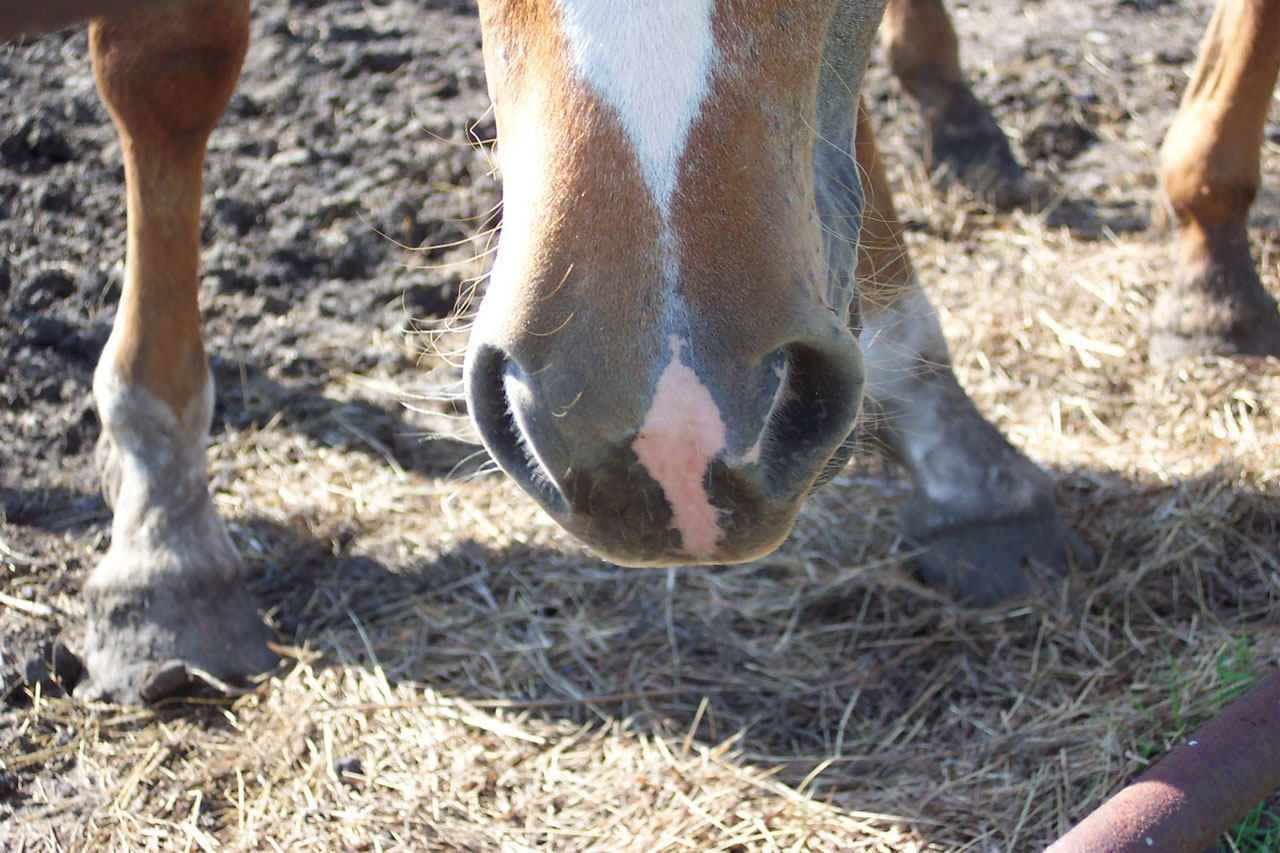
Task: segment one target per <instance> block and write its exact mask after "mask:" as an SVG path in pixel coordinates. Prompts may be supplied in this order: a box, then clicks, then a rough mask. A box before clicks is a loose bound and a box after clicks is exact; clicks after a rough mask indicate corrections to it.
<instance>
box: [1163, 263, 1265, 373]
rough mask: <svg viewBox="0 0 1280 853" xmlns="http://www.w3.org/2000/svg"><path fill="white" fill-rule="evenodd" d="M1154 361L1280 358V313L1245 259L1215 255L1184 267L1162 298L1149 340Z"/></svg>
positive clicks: (1251, 265) (1250, 264) (1251, 264)
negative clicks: (1213, 358) (1208, 358)
mask: <svg viewBox="0 0 1280 853" xmlns="http://www.w3.org/2000/svg"><path fill="white" fill-rule="evenodd" d="M1149 347H1150V356H1151V360H1152V361H1156V362H1161V361H1173V360H1175V359H1179V358H1193V357H1195V356H1202V355H1221V356H1236V355H1253V356H1268V355H1270V356H1275V357H1277V358H1280V311H1277V309H1276V300H1275V299H1274V298H1273V297H1272V296H1271V294H1269V293H1268V292H1267V290H1266V288H1265V287H1263V285H1262V281H1261V280H1260V279H1259V278H1258V273H1257V272H1256V271H1255V269H1254V267H1253V259H1252V258H1251V257H1250V256H1249V254H1248V250H1247V249H1245V251H1244V256H1243V258H1240V257H1235V258H1232V259H1231V260H1224V259H1221V258H1215V259H1212V260H1210V261H1208V262H1205V263H1202V264H1198V265H1196V266H1195V267H1193V268H1189V269H1186V268H1184V269H1180V270H1179V271H1178V277H1177V279H1176V280H1175V282H1174V284H1173V286H1172V287H1171V288H1169V289H1168V290H1167V291H1165V293H1164V295H1163V296H1161V297H1160V299H1159V301H1157V302H1156V306H1155V309H1154V310H1153V311H1152V315H1151V338H1150V342H1149Z"/></svg>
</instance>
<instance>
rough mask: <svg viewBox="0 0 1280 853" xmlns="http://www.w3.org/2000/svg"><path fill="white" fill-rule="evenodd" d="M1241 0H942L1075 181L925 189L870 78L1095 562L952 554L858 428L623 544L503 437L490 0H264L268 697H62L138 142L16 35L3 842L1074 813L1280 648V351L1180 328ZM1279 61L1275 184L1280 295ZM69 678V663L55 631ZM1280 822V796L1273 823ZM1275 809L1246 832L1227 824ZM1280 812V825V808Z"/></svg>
mask: <svg viewBox="0 0 1280 853" xmlns="http://www.w3.org/2000/svg"><path fill="white" fill-rule="evenodd" d="M1209 5H1210V4H1209V2H1207V0H1034V2H1024V0H971V2H966V3H961V2H954V3H952V4H951V8H952V10H953V13H954V16H955V21H956V24H957V27H958V29H959V30H960V32H961V37H962V43H963V51H964V61H965V64H966V66H967V68H968V70H969V71H970V73H971V75H972V77H973V80H974V82H975V87H976V89H977V90H978V92H979V94H980V95H981V97H983V98H984V99H985V100H986V101H987V102H988V103H990V104H991V105H992V106H993V107H994V109H995V111H996V114H997V117H998V118H999V119H1000V120H1001V122H1002V123H1003V125H1004V127H1005V128H1006V130H1007V131H1008V132H1009V134H1010V136H1011V138H1012V139H1013V141H1014V144H1015V148H1016V149H1017V150H1018V152H1019V153H1020V155H1021V156H1022V157H1023V158H1024V160H1025V161H1026V162H1028V163H1029V164H1030V166H1031V168H1032V169H1033V171H1034V172H1035V174H1036V175H1037V176H1039V177H1041V178H1042V179H1044V180H1045V181H1046V182H1047V183H1048V184H1049V185H1050V186H1051V187H1052V188H1053V190H1054V198H1053V201H1052V203H1051V205H1050V209H1049V210H1047V211H1044V212H1041V213H1037V214H1029V213H1022V212H1015V213H1013V214H1002V215H997V214H993V213H990V212H988V211H986V210H984V209H983V207H982V206H981V205H980V204H978V203H976V202H974V201H972V200H970V199H967V198H965V197H964V196H963V194H962V193H960V192H957V191H947V192H934V191H933V190H931V189H930V187H929V181H928V176H927V175H926V174H925V173H924V169H923V167H922V166H921V162H920V158H919V156H918V155H917V154H916V153H914V152H915V150H916V142H917V137H918V133H919V121H918V118H917V116H916V113H915V111H914V108H913V107H912V105H911V104H910V103H909V102H907V101H905V100H904V99H903V98H902V97H901V95H900V92H899V89H898V87H897V86H896V84H895V83H894V82H893V81H892V80H891V79H889V78H888V76H887V74H886V72H885V71H884V70H883V68H882V67H880V66H879V64H878V60H877V66H876V67H875V68H873V70H872V72H871V74H870V76H869V83H868V86H869V89H868V91H869V93H870V95H871V99H872V102H873V109H874V113H875V115H876V118H877V122H878V125H879V127H880V128H881V132H882V144H883V147H884V148H885V150H886V155H887V157H888V159H889V160H890V164H891V176H892V178H893V180H894V184H895V188H897V190H898V192H899V196H898V203H899V207H900V209H901V211H902V213H903V215H904V217H905V218H906V219H907V220H908V223H909V226H910V231H909V238H910V248H911V250H912V252H913V255H914V257H915V259H916V262H917V265H918V267H919V269H920V272H921V275H922V276H923V278H924V279H925V281H926V286H927V288H928V289H929V291H930V292H931V294H932V295H933V296H934V298H935V300H936V301H937V303H938V304H939V306H940V309H941V312H942V315H943V319H944V324H945V325H946V328H947V331H948V334H949V336H950V339H951V342H952V350H953V355H954V359H955V364H956V368H957V371H958V373H959V374H960V377H961V380H962V382H963V383H964V384H965V385H966V387H967V388H968V389H969V390H970V391H971V393H972V394H973V396H974V397H975V399H976V400H977V402H978V404H979V406H980V408H982V409H983V410H984V411H985V412H986V413H987V414H988V415H989V416H990V417H991V418H992V419H993V420H994V421H995V422H996V423H997V424H999V425H1000V426H1001V428H1002V429H1004V430H1005V431H1006V432H1007V433H1008V434H1009V436H1010V437H1011V438H1012V439H1013V440H1014V442H1015V443H1017V444H1018V445H1019V446H1021V447H1023V448H1024V449H1026V450H1027V451H1028V453H1030V454H1031V455H1032V456H1033V457H1034V458H1036V459H1037V460H1038V461H1040V462H1041V463H1043V464H1044V465H1045V466H1046V467H1047V468H1049V469H1050V470H1051V471H1052V473H1053V476H1054V478H1055V481H1056V482H1057V484H1058V486H1059V491H1060V495H1061V501H1062V505H1063V506H1064V508H1065V510H1066V512H1067V513H1068V515H1069V517H1070V518H1071V519H1072V521H1073V523H1074V525H1075V526H1076V529H1077V530H1079V531H1080V533H1081V535H1082V536H1083V537H1084V539H1085V540H1086V541H1087V542H1088V543H1089V545H1090V546H1091V547H1092V548H1093V549H1094V552H1095V553H1096V554H1097V556H1098V563H1099V565H1098V567H1097V569H1096V570H1095V572H1093V573H1092V574H1091V575H1089V576H1088V577H1087V578H1084V579H1083V580H1084V581H1085V586H1086V587H1087V592H1086V593H1085V594H1083V595H1082V596H1081V597H1079V598H1077V599H1073V600H1070V601H1064V602H1059V603H1052V604H1050V603H1045V604H1038V605H1036V606H1034V607H1030V606H1020V607H1012V608H1003V609H996V610H990V611H976V610H967V609H964V608H960V607H958V606H956V605H954V604H953V603H950V602H948V601H946V600H945V599H943V598H941V597H940V596H938V595H937V594H935V593H933V592H931V591H929V590H927V589H923V588H921V587H920V586H918V585H917V584H916V583H915V581H914V580H913V578H912V575H911V573H910V570H909V568H908V567H907V558H908V556H909V551H908V549H907V548H906V547H905V546H904V545H903V543H902V542H901V541H900V539H899V538H898V536H897V534H896V533H895V526H894V513H895V510H896V507H897V505H898V503H899V502H900V501H901V498H902V496H903V494H904V493H905V491H906V489H907V484H906V483H905V482H904V480H903V479H902V477H901V475H900V474H899V473H898V472H897V471H895V470H894V469H892V468H891V467H887V466H885V465H883V464H882V463H879V462H877V461H875V460H870V459H864V460H859V461H857V462H855V463H854V464H853V465H851V466H850V468H849V469H848V470H847V472H846V473H845V474H844V475H842V476H841V477H840V478H838V479H837V480H836V482H835V483H833V484H832V485H831V486H829V487H828V488H827V489H825V490H824V491H823V492H822V493H821V494H820V495H818V496H817V498H816V499H815V500H814V501H813V502H812V503H811V505H810V506H809V507H808V508H807V509H806V510H805V512H804V513H803V514H802V516H801V518H800V521H799V523H798V524H797V529H796V532H795V533H794V534H793V536H792V537H791V539H790V540H789V541H788V542H787V543H786V544H785V545H784V546H783V547H782V548H781V549H780V550H779V552H778V553H777V554H775V555H773V556H771V557H769V558H766V559H763V560H760V561H757V562H755V563H751V564H748V565H745V566H736V567H712V568H706V569H688V570H680V571H673V572H666V571H660V570H644V571H638V570H624V569H619V568H617V567H613V566H611V565H608V564H606V563H603V562H601V561H600V560H598V559H596V558H594V557H592V556H591V555H590V554H589V553H587V552H586V551H585V550H584V549H583V548H581V547H580V546H579V545H577V544H576V543H575V542H573V541H572V540H571V539H570V538H569V537H568V536H567V535H565V534H563V533H562V532H560V531H559V530H558V529H557V528H555V526H554V525H553V524H552V523H551V522H550V521H549V520H548V519H547V518H546V517H545V516H543V515H542V514H541V513H540V512H539V511H538V510H537V509H536V507H535V506H534V505H533V504H532V502H531V501H530V500H529V499H528V498H526V497H525V496H523V495H522V494H521V493H520V492H519V491H518V490H517V489H516V488H515V487H514V486H512V485H511V484H510V483H509V482H507V481H505V480H504V479H502V478H501V477H500V476H498V475H496V474H494V473H493V472H492V471H491V466H487V465H486V464H485V462H484V459H483V457H482V455H480V454H477V452H476V448H475V446H473V445H472V444H470V443H469V440H470V432H469V427H468V426H467V424H466V422H465V417H464V411H463V407H462V404H461V401H460V400H459V399H458V388H457V380H458V370H457V366H458V362H459V348H460V346H461V343H462V341H463V340H464V337H463V335H464V331H463V330H462V327H463V326H464V325H465V322H464V321H459V320H457V319H456V318H451V312H452V310H453V308H454V305H455V302H456V301H457V300H458V298H459V295H460V294H465V293H468V292H470V289H471V286H472V283H473V282H474V281H475V280H476V278H477V277H478V276H480V275H481V273H482V272H483V269H484V257H485V254H486V252H487V250H488V249H489V247H490V242H491V241H490V237H491V231H492V228H493V226H494V224H495V215H494V209H495V205H496V202H497V200H498V189H497V185H496V182H495V179H494V177H493V175H492V168H491V163H490V160H489V158H488V151H487V148H486V147H485V146H484V145H473V144H471V140H488V139H490V138H491V137H492V136H493V133H494V128H493V123H492V119H491V117H490V116H489V115H488V113H487V98H486V94H485V89H484V78H483V71H482V69H481V63H480V55H479V35H478V28H477V25H476V21H475V10H474V8H473V4H472V3H470V2H467V0H417V1H416V2H413V0H364V2H359V0H333V2H313V0H259V2H256V3H255V9H256V19H255V24H254V41H253V46H252V47H251V49H250V54H249V57H248V61H247V63H246V67H245V72H244V77H243V79H242V81H241V84H240V87H239V89H238V93H237V94H236V96H235V97H234V100H233V101H232V104H231V107H230V109H229V112H228V119H227V120H226V121H224V123H223V125H222V127H221V128H220V129H219V130H218V131H217V132H216V133H215V134H214V137H213V140H212V143H211V150H210V157H209V165H208V169H207V173H206V174H207V203H206V216H205V233H204V238H205V254H204V260H203V273H202V299H203V305H204V312H205V321H206V330H207V336H208V342H209V348H210V352H211V354H212V358H213V370H214V373H215V378H216V381H217V385H218V393H219V398H218V404H217V409H216V411H215V414H214V425H213V433H212V437H211V446H210V453H209V458H210V472H211V477H212V482H213V489H214V492H215V502H216V503H217V505H218V507H219V508H220V510H221V512H222V513H223V515H224V517H225V518H227V520H228V521H229V523H230V527H231V531H232V535H233V538H234V539H235V540H236V542H237V544H238V545H239V547H240V549H241V551H242V552H243V553H244V555H245V557H246V559H247V561H248V563H249V566H250V570H251V580H252V584H253V587H254V590H255V592H256V593H257V594H258V596H259V597H260V599H261V601H262V603H263V606H264V608H266V612H267V617H268V619H269V620H270V622H271V623H272V626H273V627H274V629H275V631H276V633H277V636H278V638H279V643H280V649H281V651H282V652H283V654H284V656H285V662H284V663H283V664H282V666H281V668H280V670H279V671H278V673H277V674H276V677H274V678H273V679H271V680H269V681H267V682H266V683H265V684H263V685H262V686H261V687H260V688H259V689H258V690H256V691H254V692H252V693H250V694H248V695H246V696H243V697H240V698H239V699H237V700H235V701H234V702H232V701H218V702H206V703H203V704H200V703H196V704H192V703H172V704H169V705H166V706H164V707H160V708H154V709H135V708H121V707H111V706H86V705H84V704H81V703H77V702H75V701H73V700H71V699H68V698H65V697H64V696H63V695H62V690H61V688H62V687H64V686H66V684H67V683H68V681H69V680H73V679H74V665H75V661H74V656H73V655H70V654H67V653H66V652H65V651H62V650H60V647H59V645H58V644H59V643H65V644H66V645H67V646H69V647H70V648H71V649H74V648H75V647H76V643H77V641H78V638H77V627H78V625H79V624H80V621H81V618H82V614H83V605H82V603H81V601H80V599H79V592H78V591H79V589H80V586H81V584H82V582H83V580H84V578H85V577H86V575H87V573H88V571H89V569H90V568H91V567H92V566H93V565H94V563H95V561H96V560H97V559H99V558H100V557H101V556H102V554H103V553H105V549H106V545H107V541H108V538H109V535H110V530H109V515H108V511H107V509H106V506H105V504H104V503H103V501H102V499H101V497H100V496H99V493H98V490H97V483H96V473H95V468H94V462H93V455H94V454H93V449H94V441H95V439H96V435H97V419H96V415H95V413H94V409H93V405H92V402H91V398H90V379H91V373H92V369H93V366H94V363H95V361H96V358H97V355H98V352H99V350H100V349H101V347H102V344H103V343H104V341H105V339H106V336H107V332H108V330H109V326H110V322H111V317H112V314H113V311H114V307H115V303H116V300H117V298H118V294H119V281H120V278H121V273H122V259H123V252H124V208H123V202H122V179H123V173H122V169H121V166H120V165H119V152H118V146H117V144H116V142H115V138H114V132H113V131H112V129H111V127H110V124H109V122H108V120H107V118H106V115H105V111H104V110H103V108H102V107H101V106H100V105H99V103H98V101H97V98H96V95H95V93H94V91H93V82H92V77H91V75H90V71H89V67H88V61H87V58H86V53H85V36H84V34H83V32H70V33H62V34H55V35H51V36H48V37H45V38H42V39H38V40H33V41H29V42H23V43H19V44H14V45H9V46H5V47H0V571H3V573H4V574H3V580H0V592H2V593H3V598H0V678H3V684H0V693H3V694H4V699H3V702H2V703H0V848H3V849H13V850H31V851H35V850H41V851H43V850H64V849H65V850H86V849H92V850H142V849H152V850H168V849H203V850H211V849H215V848H216V849H231V850H236V849H255V850H256V849H263V850H272V849H275V850H300V849H319V850H330V849H333V850H338V849H349V850H397V849H434V850H499V849H501V850H527V849H533V848H548V849H557V850H637V851H656V850H681V849H699V850H701V849H707V850H720V849H725V850H730V849H732V850H773V849H815V850H847V849H852V850H880V851H924V850H929V851H961V850H983V851H1023V850H1034V849H1038V847H1039V846H1042V845H1043V844H1044V843H1046V842H1048V841H1049V840H1051V839H1052V838H1053V837H1055V836H1056V835H1057V834H1059V833H1061V832H1062V831H1064V830H1065V829H1066V828H1067V827H1069V826H1070V825H1071V824H1072V823H1073V822H1075V821H1076V820H1078V819H1079V818H1080V817H1081V816H1083V815H1084V814H1085V813H1087V812H1088V810H1089V809H1091V808H1092V807H1093V806H1095V805H1097V804H1098V803H1099V802H1100V801H1101V800H1102V799H1104V798H1105V797H1106V796H1107V795H1108V794H1109V793H1110V792H1112V791H1114V790H1115V789H1116V788H1117V787H1119V786H1120V785H1122V784H1123V783H1124V782H1125V781H1126V780H1128V779H1131V778H1133V776H1134V775H1136V774H1137V773H1139V772H1140V771H1141V769H1142V768H1143V767H1144V766H1146V763H1147V762H1148V761H1149V760H1150V759H1151V758H1152V757H1153V756H1155V755H1158V754H1159V753H1160V752H1161V751H1162V750H1164V749H1165V748H1166V747H1168V746H1169V745H1171V744H1173V743H1176V742H1177V741H1178V740H1179V739H1180V738H1181V737H1182V736H1184V735H1185V734H1186V733H1187V731H1188V730H1189V727H1191V726H1193V725H1194V724H1195V723H1196V722H1198V721H1200V720H1203V719H1205V718H1206V717H1208V716H1210V715H1211V714H1212V713H1213V712H1214V710H1216V708H1217V707H1219V706H1220V704H1221V703H1222V702H1223V701H1224V700H1225V699H1226V698H1228V697H1229V696H1230V695H1232V694H1233V693H1234V692H1236V691H1238V690H1239V689H1240V688H1241V687H1242V686H1244V685H1247V684H1248V683H1251V681H1253V680H1255V679H1256V678H1257V677H1259V676H1260V675H1262V674H1263V673H1265V672H1267V671H1270V670H1271V669H1272V668H1273V666H1274V661H1275V660H1276V655H1277V651H1280V626H1278V625H1277V621H1276V617H1275V614H1276V613H1277V612H1280V611H1278V610H1277V609H1276V606H1275V605H1276V602H1277V598H1280V473H1278V472H1280V410H1278V409H1277V406H1276V403H1275V401H1276V400H1277V399H1280V364H1278V363H1277V362H1275V361H1274V360H1272V361H1264V360H1257V359H1254V360H1222V359H1203V360H1199V361H1192V362H1186V363H1182V364H1177V365H1173V366H1166V367H1162V366H1155V365H1152V364H1150V363H1149V362H1148V361H1147V358H1146V354H1145V353H1146V349H1145V324H1146V315H1147V312H1148V310H1149V307H1150V305H1151V303H1152V302H1153V300H1154V298H1155V296H1156V294H1157V293H1158V292H1159V289H1160V288H1161V286H1162V283H1163V282H1164V281H1165V280H1167V279H1168V277H1169V276H1170V275H1171V272H1172V250H1171V242H1170V239H1171V235H1170V234H1169V232H1168V231H1167V229H1166V227H1165V226H1164V225H1163V216H1162V207H1161V203H1160V201H1159V196H1158V192H1157V188H1156V185H1155V179H1154V173H1153V164H1154V161H1155V153H1156V149H1157V147H1158V145H1159V142H1160V139H1161V137H1162V135H1163V132H1164V130H1165V128H1166V127H1167V126H1168V123H1169V121H1170V119H1171V117H1172V112H1173V109H1174V108H1175V106H1176V103H1177V99H1178V96H1179V93H1180V92H1181V89H1182V87H1183V86H1184V84H1185V81H1186V77H1187V73H1188V72H1189V70H1190V63H1191V61H1192V59H1193V57H1194V53H1195V49H1196V44H1197V41H1198V39H1199V36H1200V34H1201V33H1202V32H1203V29H1204V26H1205V24H1206V22H1207V20H1208V14H1209ZM1278 121H1280V105H1277V106H1276V107H1275V108H1274V109H1273V111H1272V123H1271V125H1270V126H1269V130H1268V141H1267V143H1266V147H1265V150H1264V189H1263V192H1262V193H1261V196H1260V199H1259V202H1258V204H1257V205H1256V207H1255V209H1254V214H1253V225H1254V228H1253V234H1252V236H1253V237H1254V246H1255V256H1256V257H1257V258H1258V259H1259V260H1260V262H1261V269H1262V274H1263V277H1264V281H1265V282H1266V283H1267V285H1268V287H1270V288H1271V290H1272V292H1273V293H1274V292H1280V268H1278V266H1280V265H1278V262H1277V258H1278V257H1280V129H1278V125H1277V122H1278ZM46 658H52V659H54V661H55V662H56V663H57V664H58V666H59V668H60V672H59V675H60V677H61V679H62V680H61V681H60V682H59V681H51V680H49V679H48V678H47V677H43V676H42V673H43V672H44V669H45V664H44V659H46ZM1264 823H1265V820H1264ZM1246 843H1247V841H1246V840H1240V839H1233V840H1225V841H1224V842H1223V844H1224V849H1232V846H1233V845H1235V846H1236V847H1237V848H1238V849H1253V850H1257V849H1267V848H1259V847H1257V846H1255V847H1247V846H1243V845H1245V844H1246ZM1271 849H1275V848H1271Z"/></svg>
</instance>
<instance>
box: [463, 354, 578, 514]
mask: <svg viewBox="0 0 1280 853" xmlns="http://www.w3.org/2000/svg"><path fill="white" fill-rule="evenodd" d="M469 355H470V357H469V358H468V359H467V363H466V366H465V370H464V377H463V381H464V383H465V385H466V393H467V408H468V409H469V410H470V412H471V417H472V420H473V421H474V422H475V425H476V429H477V430H478V431H479V432H480V438H481V440H482V441H483V442H484V446H485V449H486V450H488V451H489V455H490V456H492V457H493V459H494V461H495V462H497V463H498V465H499V467H501V468H502V470H503V471H505V472H507V474H508V475H510V476H511V477H512V478H513V479H514V480H515V481H516V482H517V483H519V484H520V485H521V486H522V487H523V488H524V489H526V490H527V491H529V492H530V493H532V495H533V497H534V498H535V499H537V500H538V501H539V502H540V503H542V504H543V505H544V506H546V507H548V508H549V509H560V510H567V509H568V504H567V502H566V501H565V498H564V495H563V494H562V493H561V492H560V489H559V488H557V487H556V484H555V483H554V482H553V481H552V479H551V477H550V476H549V473H548V472H547V470H546V468H545V467H544V466H543V465H542V464H541V463H540V462H539V461H538V459H537V457H536V456H535V454H534V452H533V448H532V447H531V446H530V443H529V440H528V438H527V437H526V435H525V433H526V432H527V428H522V425H521V424H520V423H519V418H518V416H517V413H516V411H515V409H514V408H513V407H512V405H511V399H510V397H509V396H508V393H507V387H508V383H509V382H512V381H515V380H518V378H519V375H520V371H519V368H518V367H517V366H516V365H515V364H514V363H513V362H512V360H511V359H510V358H509V357H508V356H507V354H506V353H505V352H503V351H502V350H501V349H499V348H498V347H494V346H489V345H484V344H482V345H480V346H477V347H475V348H474V350H472V352H471V353H470V354H469Z"/></svg>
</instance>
